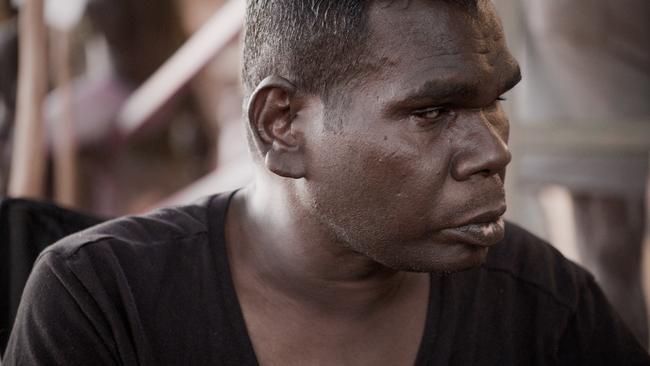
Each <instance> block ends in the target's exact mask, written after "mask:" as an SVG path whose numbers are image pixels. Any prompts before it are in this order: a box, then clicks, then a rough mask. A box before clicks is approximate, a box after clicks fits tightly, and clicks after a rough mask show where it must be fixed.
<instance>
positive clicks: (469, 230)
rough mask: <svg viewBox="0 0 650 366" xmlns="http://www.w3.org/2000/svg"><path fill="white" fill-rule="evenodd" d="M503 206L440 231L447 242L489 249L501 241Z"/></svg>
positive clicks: (503, 229)
mask: <svg viewBox="0 0 650 366" xmlns="http://www.w3.org/2000/svg"><path fill="white" fill-rule="evenodd" d="M505 211H506V209H505V206H504V207H502V208H499V209H495V210H490V211H485V212H482V213H480V214H478V215H475V216H473V217H472V218H471V219H468V220H465V221H464V222H463V223H461V224H459V225H457V226H453V227H450V228H447V229H444V230H441V231H440V234H441V235H442V236H443V237H445V238H446V239H447V240H448V241H451V242H457V243H464V244H469V245H475V246H480V247H490V246H492V245H494V244H496V243H498V242H499V241H501V239H503V235H504V232H505V223H504V221H503V218H502V216H503V214H504V213H505Z"/></svg>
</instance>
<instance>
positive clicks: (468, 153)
mask: <svg viewBox="0 0 650 366" xmlns="http://www.w3.org/2000/svg"><path fill="white" fill-rule="evenodd" d="M478 114H479V115H480V117H479V118H473V119H472V121H468V123H470V124H471V125H470V126H468V127H469V128H468V129H467V135H465V136H463V140H464V141H463V142H462V143H461V145H462V147H461V148H460V149H459V150H458V151H457V152H456V154H455V155H454V156H453V157H452V162H451V175H452V176H453V178H454V179H456V180H458V181H464V180H467V179H469V178H471V177H472V176H473V175H476V174H480V175H483V176H486V177H487V176H491V175H494V174H503V172H504V169H505V167H506V166H507V165H508V163H510V160H511V159H512V154H510V150H509V149H508V145H507V144H506V141H505V139H507V136H501V135H499V133H498V132H497V131H496V129H495V128H494V127H493V126H492V124H491V123H490V122H489V121H488V120H487V119H486V118H485V117H484V116H483V114H482V113H478ZM504 123H505V124H507V121H504ZM504 134H505V133H504Z"/></svg>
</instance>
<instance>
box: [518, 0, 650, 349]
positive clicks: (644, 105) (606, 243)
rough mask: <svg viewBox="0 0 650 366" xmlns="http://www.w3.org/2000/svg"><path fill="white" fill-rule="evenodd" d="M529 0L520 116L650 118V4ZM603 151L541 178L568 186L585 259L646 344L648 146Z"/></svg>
mask: <svg viewBox="0 0 650 366" xmlns="http://www.w3.org/2000/svg"><path fill="white" fill-rule="evenodd" d="M526 4H527V6H526V7H525V12H526V17H527V18H526V22H525V24H526V25H527V27H528V34H527V39H526V45H527V49H526V53H527V54H526V56H527V57H526V64H525V67H524V70H525V74H526V77H525V78H524V83H522V88H523V105H521V108H520V112H519V113H520V115H521V117H522V119H523V120H524V121H529V123H533V124H534V123H548V122H549V121H561V123H569V124H575V125H579V126H583V127H584V129H585V130H589V129H593V128H596V127H597V126H603V125H604V126H610V125H614V126H616V128H617V129H620V130H624V129H626V125H627V124H629V123H631V122H636V123H638V122H641V121H645V122H646V123H649V124H650V48H649V47H648V45H650V22H648V15H650V2H648V1H647V0H556V1H547V0H530V1H528V2H527V3H526ZM558 128H561V126H559V125H558ZM604 150H605V149H600V151H589V152H585V151H581V152H579V153H576V154H573V156H564V157H562V159H564V160H565V161H567V162H569V163H570V164H572V165H571V166H572V167H575V171H571V172H570V173H569V174H565V173H561V174H556V173H555V172H553V171H550V170H549V171H548V172H547V175H548V176H549V177H548V179H549V180H555V181H556V182H557V183H559V184H562V185H564V186H566V187H567V188H568V189H569V191H570V194H571V197H572V201H573V205H574V213H575V225H576V233H577V238H576V239H577V240H576V241H577V246H578V248H577V249H578V253H579V256H580V259H581V261H582V263H583V264H584V265H585V266H587V267H588V268H590V269H591V270H592V271H593V272H594V274H595V275H596V277H597V279H598V281H599V282H600V284H601V285H602V287H603V289H604V291H605V293H606V294H607V295H608V297H609V299H610V301H611V302H612V303H613V305H614V307H615V308H617V310H618V311H619V313H620V314H621V316H622V317H623V318H624V320H625V321H626V322H627V323H628V325H629V326H630V327H631V328H632V329H633V330H634V332H635V333H636V335H637V337H639V339H640V340H641V341H642V342H643V343H644V344H647V342H648V330H647V329H648V328H647V317H646V308H645V303H644V297H643V291H642V285H641V259H642V255H641V254H642V243H643V237H644V225H645V222H646V220H645V215H646V213H645V208H644V197H645V186H646V179H647V178H646V177H647V167H648V162H647V156H648V155H647V150H646V151H645V152H644V151H641V152H639V153H635V152H632V153H631V152H629V151H625V150H624V149H620V147H619V148H618V149H617V147H616V146H612V147H611V148H608V149H607V151H604ZM577 175H579V176H580V177H578V178H576V176H577Z"/></svg>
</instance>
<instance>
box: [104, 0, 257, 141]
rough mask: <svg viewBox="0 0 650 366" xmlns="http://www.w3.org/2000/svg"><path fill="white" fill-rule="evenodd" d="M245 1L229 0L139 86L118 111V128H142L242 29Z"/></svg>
mask: <svg viewBox="0 0 650 366" xmlns="http://www.w3.org/2000/svg"><path fill="white" fill-rule="evenodd" d="M244 14H245V1H243V0H230V1H228V2H227V3H226V4H224V5H223V6H222V7H221V8H219V10H218V11H217V12H216V13H215V14H214V16H212V18H210V20H208V21H207V23H206V24H205V25H204V26H203V27H202V28H201V29H200V30H199V31H198V32H196V33H195V34H194V35H192V37H191V38H190V39H189V40H188V41H187V42H185V44H184V45H183V46H182V47H181V48H180V49H179V50H178V51H177V52H176V53H175V54H174V55H173V56H172V57H170V58H169V60H167V62H165V63H164V64H163V65H162V66H161V67H160V68H159V69H158V70H157V71H156V72H155V73H154V74H153V75H152V76H151V77H150V78H149V79H148V80H147V81H145V82H144V83H143V84H142V86H140V87H139V88H138V89H137V90H136V91H135V92H134V93H133V94H132V95H131V97H129V99H128V100H127V101H126V103H125V104H124V106H123V107H122V108H121V110H120V111H119V113H118V118H117V124H118V130H119V131H120V132H121V133H122V134H123V135H126V136H128V135H131V134H133V133H135V132H136V131H138V130H140V129H141V128H142V127H144V126H145V125H146V124H147V123H148V122H150V121H151V120H152V119H153V117H154V116H155V115H156V113H157V112H159V111H160V110H161V109H162V108H163V107H164V106H166V105H167V104H168V103H169V102H170V101H171V100H172V99H173V97H174V96H175V95H177V94H178V92H179V91H180V90H181V89H182V88H183V87H184V86H185V85H187V83H189V82H190V80H191V79H192V78H193V77H194V76H195V75H196V74H198V73H199V71H201V69H203V67H204V66H205V65H206V64H208V62H210V60H212V58H213V57H215V56H216V55H217V54H218V53H219V52H220V51H221V50H223V49H224V48H225V47H226V46H227V45H228V43H230V41H232V40H233V39H234V38H235V37H236V36H237V35H238V34H239V32H240V31H241V29H242V25H243V20H244Z"/></svg>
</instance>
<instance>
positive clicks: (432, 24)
mask: <svg viewBox="0 0 650 366" xmlns="http://www.w3.org/2000/svg"><path fill="white" fill-rule="evenodd" d="M408 3H409V4H407V1H404V4H401V3H400V2H399V1H398V2H391V4H390V5H386V4H384V5H382V3H381V2H380V3H378V4H376V5H374V6H373V7H372V8H371V12H370V46H369V52H370V55H371V56H370V61H371V62H372V63H373V64H375V65H377V66H378V69H379V71H377V72H374V73H373V74H372V75H371V76H364V78H365V80H362V81H361V82H360V83H358V84H359V85H357V86H351V87H349V88H345V89H342V90H341V93H343V95H341V96H339V97H335V98H337V99H336V100H339V102H333V103H332V104H336V105H332V106H327V107H325V108H333V109H330V110H328V111H325V112H320V113H319V114H318V116H319V118H321V120H320V121H319V123H314V124H313V125H311V127H310V128H308V129H307V131H306V133H305V139H306V153H307V159H308V172H307V179H306V180H304V181H303V182H302V186H301V190H300V197H302V198H303V202H304V204H305V206H306V207H307V208H308V210H310V213H311V214H313V215H316V216H317V217H319V218H320V219H321V221H322V223H323V224H324V226H325V227H326V228H327V230H329V231H330V232H332V233H333V234H334V235H336V238H337V239H338V240H339V241H340V242H342V243H343V244H344V245H345V246H347V247H348V248H351V249H353V250H355V251H357V252H359V253H361V254H363V255H365V256H368V257H370V258H372V259H373V260H375V261H376V262H379V263H381V264H383V265H385V266H387V267H390V268H394V269H398V270H415V271H455V270H460V269H464V268H468V267H472V266H475V265H478V264H480V263H482V262H483V261H484V260H485V256H486V254H487V248H488V247H489V246H491V245H493V244H495V243H497V242H498V241H499V240H501V238H502V237H503V221H502V220H501V219H500V216H501V215H502V214H503V212H504V211H505V194H504V190H503V180H504V175H505V167H506V165H507V164H508V162H509V161H510V153H509V152H508V149H507V146H506V143H507V140H508V129H509V126H508V120H507V118H506V116H505V114H504V112H503V110H502V109H501V107H500V105H499V101H498V98H499V97H500V96H501V95H502V94H503V93H505V92H506V91H507V90H508V89H510V88H511V87H512V86H514V84H516V82H517V81H518V80H519V69H518V66H517V64H516V61H514V59H513V58H512V56H511V55H510V53H509V52H508V49H507V48H506V45H505V41H504V39H503V33H502V30H501V27H500V25H499V22H498V20H497V18H496V15H495V13H494V10H493V8H492V7H491V5H490V3H489V1H484V2H480V5H479V7H478V9H477V11H476V12H472V11H469V10H467V9H465V8H463V7H460V6H458V5H450V4H446V3H445V2H442V1H420V0H416V1H411V2H408Z"/></svg>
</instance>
